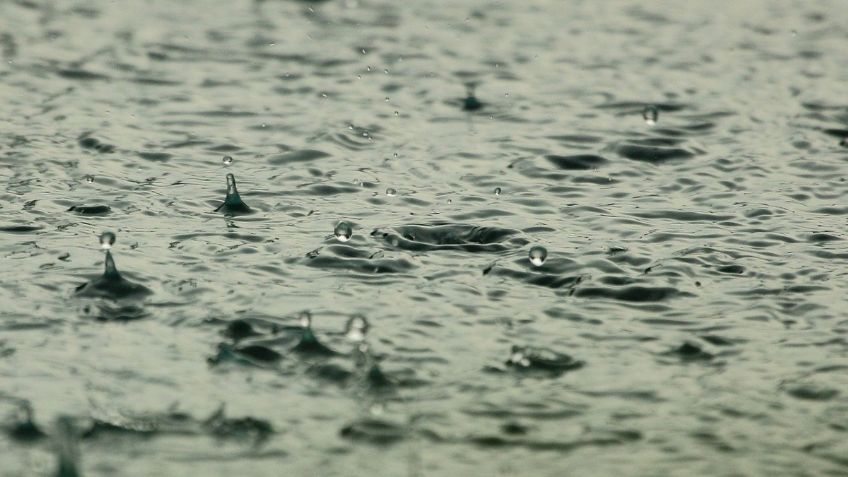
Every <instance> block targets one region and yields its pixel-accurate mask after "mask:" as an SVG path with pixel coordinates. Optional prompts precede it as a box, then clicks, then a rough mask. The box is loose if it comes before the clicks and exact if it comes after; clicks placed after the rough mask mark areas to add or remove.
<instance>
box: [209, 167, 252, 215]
mask: <svg viewBox="0 0 848 477" xmlns="http://www.w3.org/2000/svg"><path fill="white" fill-rule="evenodd" d="M215 211H216V212H218V211H221V212H224V214H226V215H245V214H250V213H252V212H253V211H252V210H251V209H250V207H248V206H247V204H245V203H244V201H243V200H241V196H240V195H239V192H238V188H237V187H236V176H234V175H233V174H227V197H225V198H224V203H222V204H221V205H219V206H218V208H217V209H215Z"/></svg>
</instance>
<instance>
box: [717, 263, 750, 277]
mask: <svg viewBox="0 0 848 477" xmlns="http://www.w3.org/2000/svg"><path fill="white" fill-rule="evenodd" d="M716 271H718V272H719V273H728V274H733V275H741V274H743V273H745V267H743V266H742V265H725V266H722V267H718V268H717V269H716Z"/></svg>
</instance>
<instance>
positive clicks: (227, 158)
mask: <svg viewBox="0 0 848 477" xmlns="http://www.w3.org/2000/svg"><path fill="white" fill-rule="evenodd" d="M221 161H222V162H223V163H224V166H229V165H230V164H232V163H233V156H224V158H223V159H222V160H221Z"/></svg>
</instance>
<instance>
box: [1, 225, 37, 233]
mask: <svg viewBox="0 0 848 477" xmlns="http://www.w3.org/2000/svg"><path fill="white" fill-rule="evenodd" d="M43 228H44V227H41V226H40V225H0V232H6V233H10V234H27V233H30V232H37V231H39V230H41V229H43Z"/></svg>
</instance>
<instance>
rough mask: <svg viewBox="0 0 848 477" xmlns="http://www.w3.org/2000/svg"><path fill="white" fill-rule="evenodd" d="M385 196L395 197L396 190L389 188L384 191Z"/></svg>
mask: <svg viewBox="0 0 848 477" xmlns="http://www.w3.org/2000/svg"><path fill="white" fill-rule="evenodd" d="M386 195H387V196H390V197H391V196H395V195H397V190H395V189H392V188H391V187H389V188H388V189H386Z"/></svg>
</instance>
